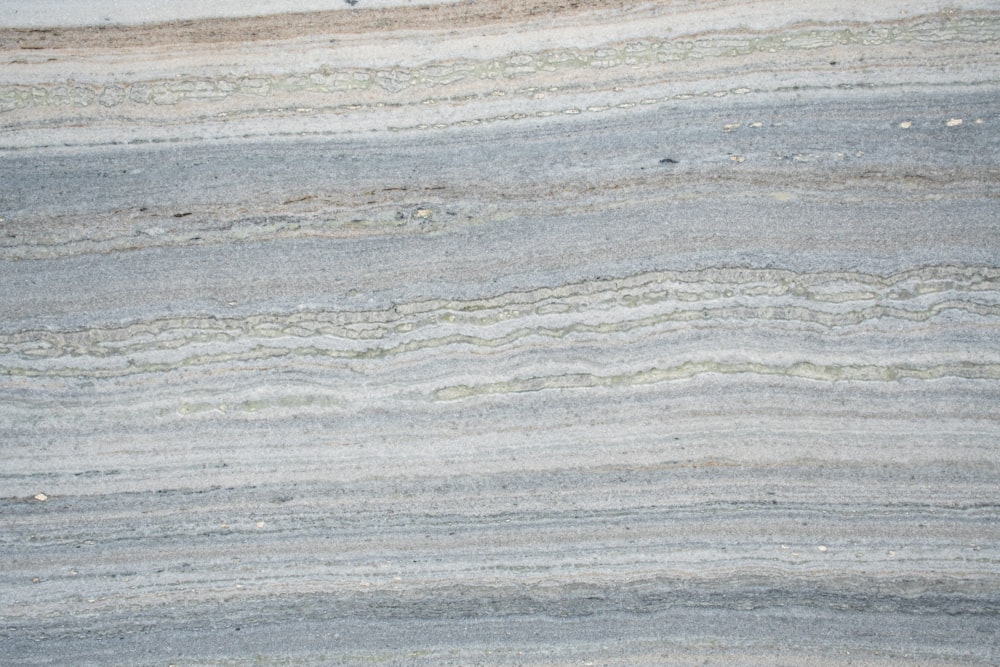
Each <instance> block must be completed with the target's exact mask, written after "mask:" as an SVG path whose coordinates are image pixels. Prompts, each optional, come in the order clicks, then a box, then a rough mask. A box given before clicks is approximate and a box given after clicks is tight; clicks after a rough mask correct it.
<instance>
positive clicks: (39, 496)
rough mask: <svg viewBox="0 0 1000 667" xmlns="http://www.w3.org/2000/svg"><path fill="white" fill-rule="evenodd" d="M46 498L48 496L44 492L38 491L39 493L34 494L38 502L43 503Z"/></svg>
mask: <svg viewBox="0 0 1000 667" xmlns="http://www.w3.org/2000/svg"><path fill="white" fill-rule="evenodd" d="M48 499H49V497H48V496H47V495H45V494H44V493H39V494H37V495H36V496H35V500H37V501H39V502H42V503H44V502H45V501H46V500H48Z"/></svg>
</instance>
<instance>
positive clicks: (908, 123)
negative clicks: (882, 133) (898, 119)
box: [899, 120, 913, 130]
mask: <svg viewBox="0 0 1000 667" xmlns="http://www.w3.org/2000/svg"><path fill="white" fill-rule="evenodd" d="M899 126H900V127H901V128H903V129H904V130H908V129H910V128H911V127H913V121H912V120H904V121H903V122H902V123H900V124H899Z"/></svg>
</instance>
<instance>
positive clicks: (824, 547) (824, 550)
mask: <svg viewBox="0 0 1000 667" xmlns="http://www.w3.org/2000/svg"><path fill="white" fill-rule="evenodd" d="M816 548H817V549H818V550H819V551H821V552H822V553H826V551H827V548H826V546H824V545H822V544H821V545H819V546H818V547H816Z"/></svg>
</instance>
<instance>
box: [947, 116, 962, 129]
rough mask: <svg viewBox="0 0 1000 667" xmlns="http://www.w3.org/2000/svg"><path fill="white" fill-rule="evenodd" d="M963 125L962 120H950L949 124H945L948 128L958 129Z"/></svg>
mask: <svg viewBox="0 0 1000 667" xmlns="http://www.w3.org/2000/svg"><path fill="white" fill-rule="evenodd" d="M961 124H962V119H961V118H949V119H948V122H947V123H945V125H947V126H948V127H958V126H959V125H961Z"/></svg>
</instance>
